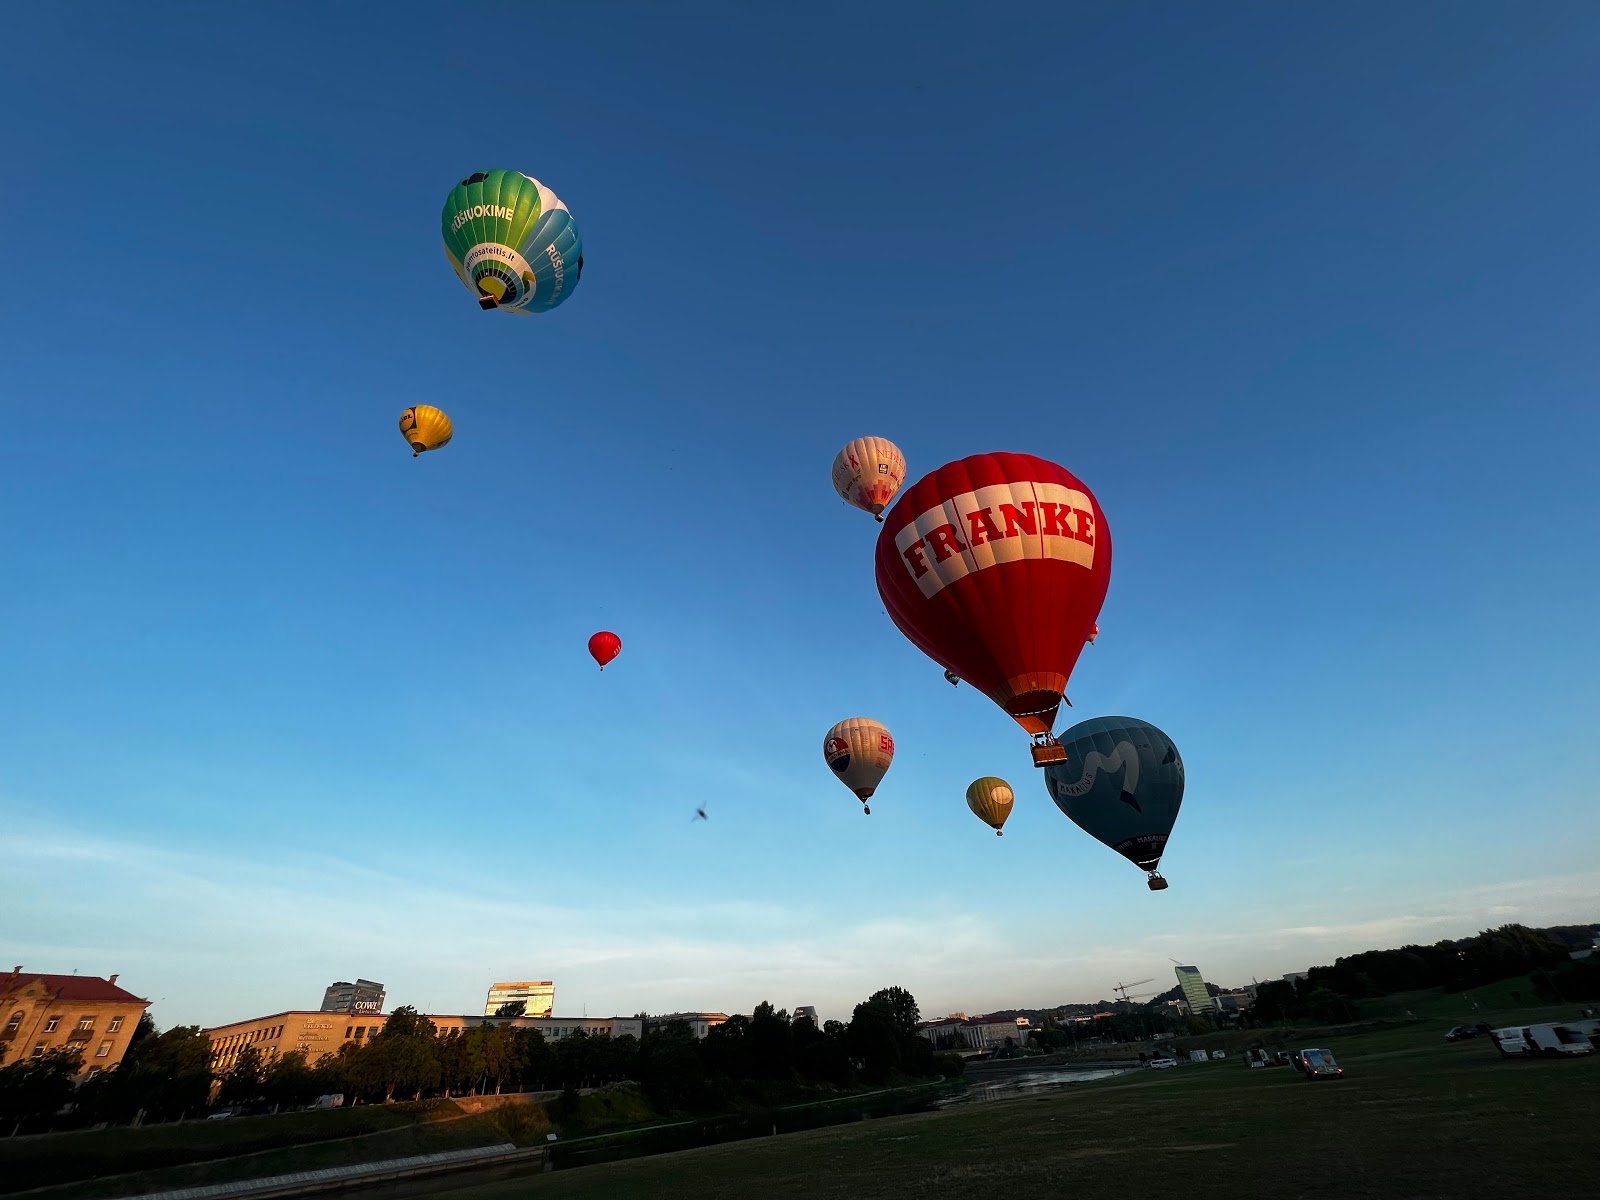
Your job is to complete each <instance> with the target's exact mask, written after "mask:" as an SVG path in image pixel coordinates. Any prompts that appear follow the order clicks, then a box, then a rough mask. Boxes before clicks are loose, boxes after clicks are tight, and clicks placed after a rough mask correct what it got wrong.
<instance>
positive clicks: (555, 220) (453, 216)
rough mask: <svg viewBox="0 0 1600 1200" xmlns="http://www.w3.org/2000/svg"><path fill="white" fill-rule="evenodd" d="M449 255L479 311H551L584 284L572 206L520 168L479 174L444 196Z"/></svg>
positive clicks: (443, 226)
mask: <svg viewBox="0 0 1600 1200" xmlns="http://www.w3.org/2000/svg"><path fill="white" fill-rule="evenodd" d="M439 222H440V232H441V233H442V234H443V237H444V252H445V255H446V257H448V258H449V259H450V265H451V266H452V267H454V268H455V272H456V275H457V276H459V277H460V279H461V282H462V283H463V284H465V285H466V287H467V290H468V291H469V292H472V293H473V294H474V295H475V296H477V298H478V305H479V307H480V308H503V309H506V310H507V311H508V312H520V313H539V312H549V311H550V310H551V309H552V308H554V307H555V306H556V305H558V304H560V303H561V302H562V301H563V300H565V299H566V298H567V297H568V296H570V295H572V290H573V289H574V288H576V287H577V286H578V277H579V276H580V275H581V274H583V241H582V239H581V238H579V237H578V227H577V226H576V225H575V224H573V221H572V214H571V213H570V212H568V211H567V206H566V205H565V204H563V203H561V201H560V199H559V198H558V197H557V196H556V194H555V193H554V192H552V191H551V190H550V189H549V188H547V187H545V186H544V184H542V183H540V182H539V181H538V180H537V179H535V178H533V177H532V176H531V175H524V174H523V173H522V172H521V171H476V172H474V173H473V174H471V175H468V176H467V177H466V178H465V179H463V180H462V181H461V182H460V183H458V184H456V186H455V187H454V188H453V189H452V190H451V192H450V195H449V196H447V197H445V202H444V211H443V212H442V213H440V215H439Z"/></svg>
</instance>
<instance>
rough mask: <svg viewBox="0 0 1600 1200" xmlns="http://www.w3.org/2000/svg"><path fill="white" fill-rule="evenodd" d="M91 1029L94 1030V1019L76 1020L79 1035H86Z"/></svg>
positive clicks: (80, 1018)
mask: <svg viewBox="0 0 1600 1200" xmlns="http://www.w3.org/2000/svg"><path fill="white" fill-rule="evenodd" d="M93 1028H94V1018H93V1017H79V1018H78V1031H79V1032H80V1033H88V1032H89V1031H90V1030H91V1029H93Z"/></svg>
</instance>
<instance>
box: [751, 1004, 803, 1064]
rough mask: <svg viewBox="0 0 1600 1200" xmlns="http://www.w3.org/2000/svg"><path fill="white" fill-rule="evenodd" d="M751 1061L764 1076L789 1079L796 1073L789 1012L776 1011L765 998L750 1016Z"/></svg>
mask: <svg viewBox="0 0 1600 1200" xmlns="http://www.w3.org/2000/svg"><path fill="white" fill-rule="evenodd" d="M750 1065H751V1069H752V1070H753V1072H754V1073H755V1075H756V1076H757V1077H758V1078H761V1079H788V1078H789V1077H790V1076H791V1075H793V1074H794V1040H793V1031H792V1030H791V1028H790V1025H789V1014H788V1013H787V1012H777V1011H774V1009H773V1007H772V1005H770V1004H768V1003H766V1002H765V1001H763V1002H762V1003H760V1004H758V1005H756V1010H755V1012H754V1013H752V1014H751V1016H750Z"/></svg>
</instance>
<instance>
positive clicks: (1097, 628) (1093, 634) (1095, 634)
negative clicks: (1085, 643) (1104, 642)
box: [1089, 625, 1100, 646]
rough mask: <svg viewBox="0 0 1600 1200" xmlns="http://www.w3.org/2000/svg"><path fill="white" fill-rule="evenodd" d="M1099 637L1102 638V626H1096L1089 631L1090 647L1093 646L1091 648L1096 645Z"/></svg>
mask: <svg viewBox="0 0 1600 1200" xmlns="http://www.w3.org/2000/svg"><path fill="white" fill-rule="evenodd" d="M1099 636H1100V626H1099V625H1096V626H1095V627H1094V628H1093V629H1091V630H1090V631H1089V645H1091V646H1092V645H1094V640H1095V638H1097V637H1099Z"/></svg>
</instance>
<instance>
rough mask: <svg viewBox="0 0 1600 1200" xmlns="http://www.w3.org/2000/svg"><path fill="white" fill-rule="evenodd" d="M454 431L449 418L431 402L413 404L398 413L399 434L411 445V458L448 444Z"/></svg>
mask: <svg viewBox="0 0 1600 1200" xmlns="http://www.w3.org/2000/svg"><path fill="white" fill-rule="evenodd" d="M454 432H455V431H454V430H453V429H452V428H451V426H450V418H449V417H447V416H445V415H444V413H443V412H442V411H440V410H439V409H437V408H434V407H433V405H431V404H414V405H412V406H411V407H410V408H408V409H406V410H405V412H403V413H401V414H400V435H401V436H402V437H403V438H405V439H406V444H407V445H409V446H410V447H411V457H412V458H416V457H417V455H419V454H421V453H422V452H423V451H424V450H437V449H438V448H439V447H440V446H444V445H448V444H449V442H450V435H451V434H452V433H454Z"/></svg>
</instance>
